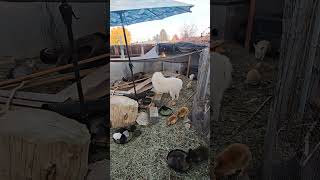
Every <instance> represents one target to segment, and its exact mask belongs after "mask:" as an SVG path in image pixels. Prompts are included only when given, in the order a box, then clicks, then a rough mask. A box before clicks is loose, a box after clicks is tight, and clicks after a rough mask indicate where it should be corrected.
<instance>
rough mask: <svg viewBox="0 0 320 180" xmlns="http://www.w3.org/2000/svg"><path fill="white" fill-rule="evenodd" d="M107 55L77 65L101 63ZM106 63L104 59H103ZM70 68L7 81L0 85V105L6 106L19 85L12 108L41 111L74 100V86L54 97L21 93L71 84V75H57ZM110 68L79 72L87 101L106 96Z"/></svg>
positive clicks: (62, 67) (61, 67) (75, 95)
mask: <svg viewBox="0 0 320 180" xmlns="http://www.w3.org/2000/svg"><path fill="white" fill-rule="evenodd" d="M108 56H109V55H108V54H104V55H100V56H96V57H93V58H89V59H86V60H82V61H79V65H84V64H87V63H92V62H95V61H98V60H101V59H106V58H107V57H108ZM106 61H107V59H106ZM71 68H73V64H67V65H64V66H58V67H54V68H49V69H45V70H42V71H39V72H35V73H33V74H29V75H26V76H21V77H18V78H15V79H8V80H4V81H1V82H0V103H5V102H6V101H7V100H8V97H9V95H10V90H11V89H13V88H15V87H18V86H19V85H20V84H21V82H24V86H23V87H21V88H20V89H19V92H17V93H16V95H15V97H14V99H13V101H12V104H15V105H22V106H29V107H36V108H40V107H41V106H42V104H44V103H57V102H65V101H66V100H68V99H72V100H77V99H78V97H77V96H78V92H77V88H76V84H75V83H74V84H72V85H71V86H69V87H66V88H65V89H63V90H61V91H60V92H58V93H56V94H48V93H33V92H24V91H21V90H27V89H35V88H36V87H40V86H49V85H52V84H55V83H58V82H68V81H70V80H74V79H75V76H74V73H67V74H59V73H57V72H60V71H62V70H66V69H71ZM109 69H110V68H109V64H107V65H105V66H102V67H98V68H91V69H85V70H80V77H81V78H82V80H81V81H82V87H83V92H84V95H85V98H86V99H90V100H92V99H96V98H99V97H102V96H105V95H107V94H109V89H108V84H107V82H108V79H109Z"/></svg>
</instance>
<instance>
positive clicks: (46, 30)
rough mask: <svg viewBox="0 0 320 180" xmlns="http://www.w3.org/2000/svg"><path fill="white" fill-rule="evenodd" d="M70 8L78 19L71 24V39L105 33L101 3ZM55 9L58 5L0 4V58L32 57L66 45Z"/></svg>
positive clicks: (104, 20)
mask: <svg viewBox="0 0 320 180" xmlns="http://www.w3.org/2000/svg"><path fill="white" fill-rule="evenodd" d="M70 4H71V5H72V7H73V9H74V12H75V14H76V15H77V16H78V17H80V20H78V21H74V23H73V31H74V36H75V38H77V37H80V36H83V35H86V34H90V33H94V32H104V31H105V26H106V15H105V14H106V4H105V3H70ZM59 5H60V3H45V2H36V3H11V2H10V3H9V2H0V56H15V57H16V58H26V57H34V56H38V55H39V51H40V50H41V49H43V48H45V47H53V46H56V45H58V44H59V43H60V42H64V43H65V42H67V41H66V40H67V35H66V34H67V32H66V29H65V26H64V24H63V21H62V17H61V15H60V12H59V8H58V7H59ZM48 9H49V11H50V12H52V13H51V14H52V19H53V21H52V22H54V23H50V16H49V14H50V13H48ZM54 24H56V27H57V28H55V26H54ZM55 40H57V41H55Z"/></svg>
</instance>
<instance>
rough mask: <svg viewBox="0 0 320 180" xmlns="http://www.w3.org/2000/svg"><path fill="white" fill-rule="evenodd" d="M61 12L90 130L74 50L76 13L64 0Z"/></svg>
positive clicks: (83, 109)
mask: <svg viewBox="0 0 320 180" xmlns="http://www.w3.org/2000/svg"><path fill="white" fill-rule="evenodd" d="M59 10H60V13H61V15H62V18H63V21H64V23H65V25H66V28H67V31H68V39H69V44H70V54H71V60H72V63H73V69H74V75H75V80H76V82H77V90H78V95H79V101H80V112H81V116H82V121H83V122H84V123H85V124H86V125H87V126H88V128H89V125H88V122H87V111H86V107H85V104H84V96H83V91H82V85H81V79H80V73H79V65H78V56H77V52H76V53H74V49H75V48H74V39H73V32H72V16H74V13H73V11H72V7H71V6H70V5H69V4H67V2H66V0H62V4H61V5H60V7H59Z"/></svg>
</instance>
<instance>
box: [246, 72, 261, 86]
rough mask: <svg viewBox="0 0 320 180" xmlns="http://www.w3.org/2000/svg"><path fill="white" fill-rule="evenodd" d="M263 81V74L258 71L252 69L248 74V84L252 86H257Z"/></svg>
mask: <svg viewBox="0 0 320 180" xmlns="http://www.w3.org/2000/svg"><path fill="white" fill-rule="evenodd" d="M260 81H261V74H260V72H259V71H257V70H256V69H251V70H250V71H249V72H248V73H247V77H246V83H247V84H250V85H257V84H259V82H260Z"/></svg>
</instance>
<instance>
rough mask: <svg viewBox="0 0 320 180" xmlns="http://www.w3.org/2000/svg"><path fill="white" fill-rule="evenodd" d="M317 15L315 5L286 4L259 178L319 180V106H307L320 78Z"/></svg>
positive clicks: (319, 5) (303, 0) (319, 6)
mask: <svg viewBox="0 0 320 180" xmlns="http://www.w3.org/2000/svg"><path fill="white" fill-rule="evenodd" d="M319 12H320V1H319V0H295V1H291V0H286V1H285V9H284V15H283V34H282V44H281V54H280V63H279V68H278V69H279V70H278V71H279V72H278V83H277V86H276V88H275V91H274V99H273V106H272V109H271V114H270V116H269V121H268V126H267V132H266V138H265V147H264V154H265V158H264V168H263V177H262V178H261V179H264V180H278V179H279V180H280V179H290V180H318V179H320V171H319V167H320V159H319V153H320V143H319V142H320V122H319V121H320V120H319V119H320V116H319V114H320V113H319V112H320V111H319V109H320V106H319V105H320V103H318V104H317V103H315V105H312V102H314V100H316V99H317V98H319V93H316V92H317V90H315V88H318V84H319V79H320V76H319V67H320V66H319V64H320V63H319V61H320V58H319V50H320V48H319V47H320V46H319V42H320V41H319V40H320V13H319ZM316 101H319V100H316ZM319 102H320V101H319Z"/></svg>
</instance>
